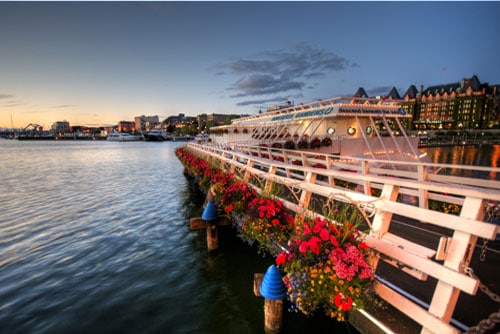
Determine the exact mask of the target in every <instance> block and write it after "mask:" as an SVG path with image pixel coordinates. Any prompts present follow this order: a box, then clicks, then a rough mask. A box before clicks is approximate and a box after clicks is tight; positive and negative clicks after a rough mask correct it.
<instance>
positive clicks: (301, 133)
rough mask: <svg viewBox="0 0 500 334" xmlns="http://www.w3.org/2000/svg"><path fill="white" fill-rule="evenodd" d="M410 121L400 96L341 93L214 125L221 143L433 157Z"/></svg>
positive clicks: (361, 154) (356, 154) (214, 134)
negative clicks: (409, 127) (410, 130)
mask: <svg viewBox="0 0 500 334" xmlns="http://www.w3.org/2000/svg"><path fill="white" fill-rule="evenodd" d="M406 120H411V115H409V114H408V113H406V111H405V110H403V109H402V108H401V106H400V103H399V102H398V101H395V100H383V99H373V98H347V97H339V98H333V99H330V100H325V101H318V102H313V103H309V104H301V105H299V106H293V105H291V104H287V105H285V106H276V107H272V108H268V111H267V112H264V113H259V114H257V115H251V116H247V117H242V118H239V119H234V120H233V121H232V123H231V124H230V125H223V126H218V127H213V128H211V129H210V139H211V141H212V142H213V143H214V144H216V145H221V146H222V147H229V148H234V147H235V146H238V145H242V144H244V145H250V146H268V147H276V148H291V149H299V150H305V151H314V152H318V153H323V154H334V155H339V156H343V157H356V158H369V159H379V160H392V161H411V162H419V161H428V160H427V159H428V158H427V157H426V155H425V154H423V153H421V152H419V151H418V142H419V138H418V137H410V136H408V135H407V134H406V132H405V130H404V127H403V125H402V124H403V123H404V122H405V121H406Z"/></svg>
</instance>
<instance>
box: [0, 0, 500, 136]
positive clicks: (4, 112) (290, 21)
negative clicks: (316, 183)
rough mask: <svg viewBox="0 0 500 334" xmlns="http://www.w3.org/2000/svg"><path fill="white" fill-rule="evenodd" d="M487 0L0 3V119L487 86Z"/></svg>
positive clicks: (91, 118) (241, 110)
mask: <svg viewBox="0 0 500 334" xmlns="http://www.w3.org/2000/svg"><path fill="white" fill-rule="evenodd" d="M499 15H500V3H498V2H404V3H400V2H315V3H312V4H311V3H305V2H152V3H149V2H148V3H139V2H112V3H95V2H88V3H87V2H86V3H80V2H78V3H67V2H55V3H52V2H51V3H48V2H37V3H32V2H29V3H24V2H8V3H6V2H3V3H0V43H1V45H2V47H1V51H0V54H1V56H0V73H2V79H1V80H0V127H9V128H10V127H11V126H12V125H13V126H14V127H24V126H26V125H27V124H29V123H37V124H40V125H43V126H44V128H50V125H51V124H52V123H53V122H56V121H62V120H67V121H69V122H70V123H71V124H75V125H89V126H99V125H105V124H116V123H117V122H118V121H121V120H133V119H134V117H135V116H140V115H158V116H159V117H160V119H164V118H166V117H168V116H170V115H177V114H179V113H183V114H186V115H187V116H196V115H198V114H202V113H206V114H211V113H216V114H251V113H255V112H258V109H260V108H265V107H266V106H269V105H272V104H278V103H283V102H284V101H287V100H291V101H295V102H296V103H301V102H304V103H307V102H311V101H314V100H317V99H326V98H331V97H335V96H340V95H349V96H352V95H353V94H354V93H355V92H356V90H357V89H358V88H359V87H363V88H364V89H365V90H366V91H367V92H368V94H369V95H379V94H387V93H388V92H389V90H390V89H391V88H392V87H393V86H394V87H396V88H397V89H398V91H399V92H400V94H404V92H405V91H406V89H407V88H408V87H409V86H410V85H412V84H413V85H416V86H417V87H418V86H420V85H423V86H432V85H439V84H444V83H448V82H458V81H460V79H461V78H463V77H470V76H472V75H477V76H478V77H479V79H480V80H481V82H488V83H490V84H500V67H498V66H495V65H496V61H497V60H498V59H500V46H498V43H495V33H496V32H497V31H500V22H498V20H497V17H498V16H499Z"/></svg>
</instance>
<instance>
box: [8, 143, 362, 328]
mask: <svg viewBox="0 0 500 334" xmlns="http://www.w3.org/2000/svg"><path fill="white" fill-rule="evenodd" d="M178 145H179V144H178V143H173V142H168V143H148V142H131V143H111V142H86V141H81V142H80V141H64V142H22V141H21V142H19V141H12V140H0V171H1V173H0V332H1V333H262V332H263V326H264V314H263V304H264V301H263V299H261V298H258V297H255V296H254V294H253V274H254V273H255V272H264V271H265V270H266V269H267V267H268V266H269V265H270V264H271V263H272V261H273V259H271V258H270V257H267V258H263V257H262V256H261V255H258V254H257V252H256V249H253V248H251V247H250V246H248V245H246V244H244V243H242V242H241V241H240V240H239V239H238V238H237V237H235V235H234V231H233V230H232V229H231V228H230V227H229V228H226V229H224V230H223V231H221V235H220V251H219V252H218V253H217V254H215V255H214V254H209V253H208V252H207V251H206V239H205V234H204V232H190V231H189V228H188V226H189V218H190V217H195V216H200V215H201V209H200V208H201V205H202V203H203V200H204V196H203V195H202V194H201V193H200V192H199V190H198V188H197V187H196V186H195V185H193V183H192V182H191V181H190V180H188V179H186V178H185V177H184V176H183V174H182V170H183V166H182V165H181V164H180V162H179V161H178V160H177V158H176V157H175V155H174V149H175V147H177V146H178ZM306 331H316V332H326V331H328V332H333V331H335V332H337V333H347V332H348V330H347V329H346V328H345V327H344V326H343V325H338V324H337V323H336V322H335V321H332V320H329V319H325V318H324V317H314V318H306V317H304V316H302V315H300V314H294V313H289V312H286V310H285V315H284V332H285V333H304V332H306ZM352 332H353V333H354V332H355V331H354V330H353V329H352Z"/></svg>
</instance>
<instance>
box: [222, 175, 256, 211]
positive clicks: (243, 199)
mask: <svg viewBox="0 0 500 334" xmlns="http://www.w3.org/2000/svg"><path fill="white" fill-rule="evenodd" d="M256 195H257V192H256V191H255V189H254V188H252V187H251V186H249V185H248V183H246V182H242V181H236V182H233V183H231V184H229V185H228V186H227V188H226V189H225V190H224V193H223V194H222V198H221V203H220V204H221V206H222V207H223V208H224V211H225V212H226V213H227V214H232V213H235V214H241V213H243V212H244V211H245V210H246V208H247V204H248V202H249V201H251V200H253V199H254V198H255V197H256Z"/></svg>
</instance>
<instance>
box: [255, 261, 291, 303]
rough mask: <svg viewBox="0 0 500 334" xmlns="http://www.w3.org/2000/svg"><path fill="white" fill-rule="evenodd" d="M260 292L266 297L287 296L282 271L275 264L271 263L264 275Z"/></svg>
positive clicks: (278, 297) (277, 297)
mask: <svg viewBox="0 0 500 334" xmlns="http://www.w3.org/2000/svg"><path fill="white" fill-rule="evenodd" d="M259 291H260V294H261V295H262V296H263V297H264V298H266V299H274V300H276V299H283V298H285V296H286V286H285V283H283V279H282V278H281V273H280V271H279V270H278V268H276V266H275V265H274V264H273V265H271V266H270V267H269V268H268V269H267V271H266V273H265V274H264V277H263V278H262V283H261V284H260V288H259Z"/></svg>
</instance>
